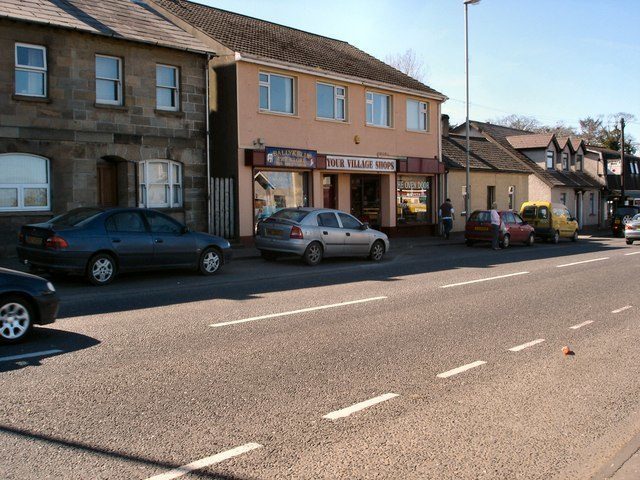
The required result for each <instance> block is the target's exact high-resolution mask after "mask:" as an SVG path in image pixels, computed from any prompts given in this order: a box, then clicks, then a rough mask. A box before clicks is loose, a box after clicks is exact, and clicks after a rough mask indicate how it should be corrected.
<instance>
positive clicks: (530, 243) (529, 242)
mask: <svg viewBox="0 0 640 480" xmlns="http://www.w3.org/2000/svg"><path fill="white" fill-rule="evenodd" d="M535 242H536V237H535V235H534V234H533V233H532V234H531V235H529V238H527V241H526V242H524V244H525V245H526V246H527V247H533V244H534V243H535Z"/></svg>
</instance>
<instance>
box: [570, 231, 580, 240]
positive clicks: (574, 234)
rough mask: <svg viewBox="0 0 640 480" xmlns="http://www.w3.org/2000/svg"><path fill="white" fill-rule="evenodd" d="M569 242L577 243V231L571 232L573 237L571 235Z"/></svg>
mask: <svg viewBox="0 0 640 480" xmlns="http://www.w3.org/2000/svg"><path fill="white" fill-rule="evenodd" d="M571 241H572V242H577V241H578V230H576V231H575V232H573V235H571Z"/></svg>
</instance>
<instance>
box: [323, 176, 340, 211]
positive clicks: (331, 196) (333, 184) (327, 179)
mask: <svg viewBox="0 0 640 480" xmlns="http://www.w3.org/2000/svg"><path fill="white" fill-rule="evenodd" d="M337 190H338V176H337V175H325V176H324V177H322V192H323V196H324V208H337V206H338V202H337V201H336V193H337Z"/></svg>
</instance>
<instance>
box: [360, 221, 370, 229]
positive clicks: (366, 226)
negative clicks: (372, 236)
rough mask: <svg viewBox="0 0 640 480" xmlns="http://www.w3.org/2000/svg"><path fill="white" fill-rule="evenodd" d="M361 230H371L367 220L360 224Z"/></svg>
mask: <svg viewBox="0 0 640 480" xmlns="http://www.w3.org/2000/svg"><path fill="white" fill-rule="evenodd" d="M360 230H369V224H368V223H367V222H364V223H363V224H362V225H361V226H360Z"/></svg>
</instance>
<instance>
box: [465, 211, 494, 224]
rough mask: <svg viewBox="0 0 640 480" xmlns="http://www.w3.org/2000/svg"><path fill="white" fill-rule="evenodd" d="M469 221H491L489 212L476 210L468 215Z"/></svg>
mask: <svg viewBox="0 0 640 480" xmlns="http://www.w3.org/2000/svg"><path fill="white" fill-rule="evenodd" d="M469 221H470V222H478V223H485V222H490V221H491V212H487V211H476V212H473V213H472V214H471V216H470V217H469Z"/></svg>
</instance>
